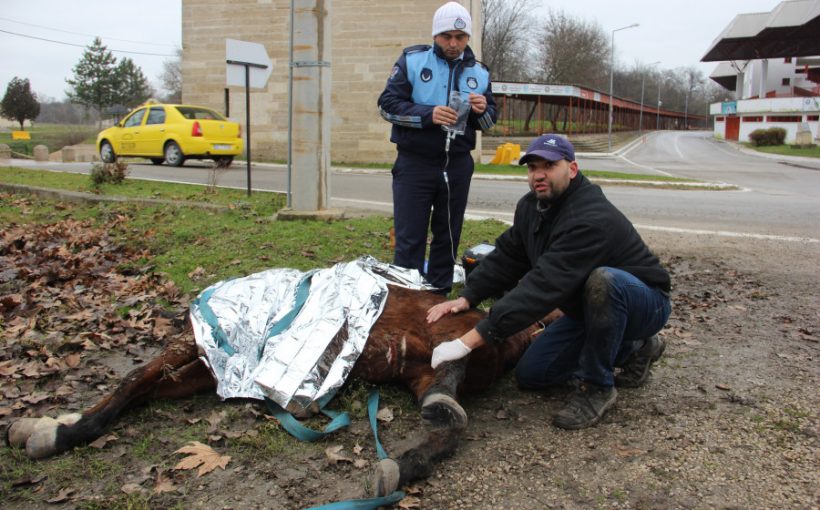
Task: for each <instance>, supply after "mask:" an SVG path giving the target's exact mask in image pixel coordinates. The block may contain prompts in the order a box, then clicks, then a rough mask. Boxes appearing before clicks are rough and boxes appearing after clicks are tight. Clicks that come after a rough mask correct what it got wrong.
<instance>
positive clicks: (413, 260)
mask: <svg viewBox="0 0 820 510" xmlns="http://www.w3.org/2000/svg"><path fill="white" fill-rule="evenodd" d="M445 162H446V161H445V158H444V156H443V155H442V157H440V158H438V157H422V156H420V155H418V154H413V153H407V152H399V155H398V157H397V158H396V162H395V164H394V165H393V226H394V228H395V234H396V249H395V253H394V257H393V263H394V264H396V265H397V266H401V267H406V268H410V269H418V270H419V272H421V273H422V274H424V275H425V278H426V279H427V281H428V282H429V283H430V284H431V285H434V286H436V287H438V288H440V289H444V290H446V291H449V290H450V288H451V287H452V285H453V265H454V264H455V261H456V260H457V259H458V243H459V240H460V239H461V227H462V225H463V223H464V211H465V210H466V209H467V196H468V195H469V193H470V179H471V178H472V175H473V158H472V156H471V155H470V154H469V153H462V154H452V155H451V156H450V160H449V162H447V180H446V181H445V178H444V166H445ZM428 226H429V230H430V232H431V233H432V234H433V238H432V240H431V242H430V257H429V260H428V263H427V269H426V271H425V267H424V255H425V252H426V250H427V231H428Z"/></svg>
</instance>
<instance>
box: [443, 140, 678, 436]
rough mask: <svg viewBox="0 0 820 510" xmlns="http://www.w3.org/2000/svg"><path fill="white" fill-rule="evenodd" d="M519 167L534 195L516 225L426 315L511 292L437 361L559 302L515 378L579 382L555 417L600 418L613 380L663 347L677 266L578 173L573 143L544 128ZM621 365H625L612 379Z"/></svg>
mask: <svg viewBox="0 0 820 510" xmlns="http://www.w3.org/2000/svg"><path fill="white" fill-rule="evenodd" d="M519 164H522V165H527V168H528V181H529V186H530V192H529V193H527V194H526V195H524V197H523V198H521V200H519V202H518V205H517V206H516V209H515V218H514V220H513V225H512V227H510V228H509V229H507V231H505V232H504V233H503V234H501V236H499V237H498V239H496V242H495V250H494V251H493V252H492V253H490V254H489V255H487V257H486V258H485V259H484V260H483V261H482V262H481V264H480V265H479V266H478V268H477V269H476V270H475V271H473V272H472V273H471V274H470V276H469V278H468V279H467V283H466V286H465V287H464V289H463V290H462V291H461V293H460V296H459V298H458V299H455V300H451V301H447V302H444V303H441V304H438V305H436V306H434V307H432V308H431V309H430V310H429V311H428V315H427V321H428V322H435V321H437V320H438V319H439V318H441V317H442V316H444V315H446V314H448V313H459V312H462V311H464V310H467V309H469V308H470V307H471V306H477V305H478V304H479V303H481V301H483V300H484V299H487V298H489V297H491V296H494V295H498V294H500V293H501V292H505V291H506V294H504V295H503V297H501V298H500V299H498V300H497V301H496V302H495V303H494V304H493V306H492V308H491V309H490V313H489V314H488V316H487V318H485V319H484V320H482V321H481V322H480V323H479V324H478V325H477V326H476V327H475V328H474V329H472V330H470V331H467V332H465V333H464V334H463V335H462V336H461V338H457V339H455V340H451V341H449V342H445V343H443V344H441V345H439V346H438V347H437V348H436V349H435V350H434V351H433V358H432V365H433V367H434V368H435V367H436V366H438V364H440V363H442V362H446V361H452V360H455V359H459V358H462V357H464V356H466V355H467V354H469V353H470V351H471V350H472V349H475V348H477V347H479V346H481V345H483V344H485V343H487V342H500V341H503V340H502V339H503V338H505V337H507V336H509V335H511V334H512V333H514V332H516V331H519V330H521V329H524V327H526V326H527V325H528V324H532V323H533V322H535V321H536V320H538V319H540V318H542V317H544V316H546V315H547V314H549V313H550V312H552V311H553V310H555V309H560V310H561V311H562V312H563V313H564V316H563V317H561V318H560V319H558V320H556V321H554V322H553V323H551V324H550V325H549V326H548V327H547V328H546V329H545V330H544V331H543V333H541V334H540V335H539V336H538V337H537V338H536V339H535V341H534V342H533V344H532V345H531V346H530V347H529V349H528V350H527V351H526V353H525V354H524V356H523V358H522V359H521V360H520V361H519V363H518V366H517V367H516V378H517V380H518V384H519V386H520V387H522V388H526V389H542V388H546V387H548V386H552V385H561V384H566V383H567V382H571V383H572V384H573V385H574V390H573V392H572V394H571V395H570V397H569V399H568V401H567V404H566V406H565V407H564V408H563V409H561V410H560V411H559V412H558V413H557V414H556V415H555V417H554V419H553V424H554V425H556V426H558V427H561V428H565V429H580V428H584V427H589V426H591V425H593V424H595V423H596V422H597V421H598V420H599V419H600V418H601V416H603V414H604V413H605V412H606V410H607V409H609V408H610V407H611V406H612V404H613V403H614V402H615V399H616V397H617V394H618V392H617V390H616V389H615V386H620V387H636V386H640V385H642V384H643V383H644V382H645V381H646V379H647V377H648V375H649V367H650V365H651V364H652V363H653V362H654V361H657V359H658V358H660V356H661V354H662V353H663V350H664V348H665V345H664V343H663V340H662V339H660V338H659V337H658V336H657V333H658V332H659V331H660V330H661V329H662V328H663V326H664V325H665V324H666V321H667V319H668V318H669V314H670V312H671V305H670V300H669V290H670V279H669V274H668V273H667V272H666V270H665V269H664V268H663V267H662V266H661V264H660V261H659V260H658V258H657V257H656V256H655V255H654V254H653V253H652V252H651V251H650V250H649V248H648V247H647V246H646V244H644V242H643V240H642V239H641V237H640V235H639V234H638V232H637V231H636V230H635V228H634V227H633V225H632V223H630V221H629V220H628V219H627V218H626V217H625V216H624V215H623V214H622V213H621V212H620V211H619V210H618V209H617V208H615V206H614V205H612V204H611V203H610V202H609V200H607V199H606V197H605V196H604V194H603V192H602V191H601V188H600V187H599V186H597V185H595V184H592V183H591V182H590V181H589V180H588V179H587V178H586V177H584V175H583V174H582V173H581V172H580V171H579V170H578V163H577V162H576V161H575V149H574V148H573V146H572V144H571V143H570V142H569V141H567V140H566V139H564V138H563V137H561V136H559V135H542V136H540V137H538V138H537V139H535V140H534V141H533V142H532V143H531V144H530V146H529V148H528V149H527V152H526V154H525V155H524V156H523V157H522V158H521V159H520V160H519ZM615 367H620V368H622V371H621V372H620V373H619V374H618V375H617V376H616V375H615Z"/></svg>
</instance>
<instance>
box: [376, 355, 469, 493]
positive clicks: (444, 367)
mask: <svg viewBox="0 0 820 510" xmlns="http://www.w3.org/2000/svg"><path fill="white" fill-rule="evenodd" d="M466 367H467V359H466V358H465V359H460V360H455V361H448V362H445V363H442V364H441V365H439V366H438V368H436V371H435V375H434V376H433V381H432V384H430V386H429V387H428V388H427V389H426V390H425V391H423V393H422V396H421V398H420V399H419V400H420V401H421V415H422V417H423V418H424V419H425V420H427V422H428V423H429V424H430V425H431V427H430V428H428V429H427V430H426V431H425V433H424V434H422V435H421V436H420V437H419V438H417V439H416V440H415V441H414V442H413V443H412V444H411V445H410V446H409V447H407V448H405V449H403V450H401V451H400V453H398V454H397V455H396V456H395V457H394V458H388V459H382V460H381V461H379V463H378V465H377V466H376V470H375V473H374V475H373V491H374V493H375V494H376V496H385V495H387V494H390V493H392V492H393V491H395V490H396V489H398V488H399V487H401V486H403V485H407V484H408V483H410V482H412V481H414V480H419V479H422V478H427V477H429V476H430V475H431V474H433V468H434V467H435V465H436V463H438V462H439V461H441V460H442V459H444V458H446V457H449V456H450V455H452V454H453V453H455V451H456V448H457V447H458V438H459V435H460V434H461V431H462V430H464V428H466V427H467V412H466V411H464V408H463V407H461V405H460V404H459V403H458V401H457V400H456V397H457V388H458V385H459V384H461V382H462V381H463V380H464V374H465V372H466ZM428 368H429V367H428ZM414 390H419V388H414Z"/></svg>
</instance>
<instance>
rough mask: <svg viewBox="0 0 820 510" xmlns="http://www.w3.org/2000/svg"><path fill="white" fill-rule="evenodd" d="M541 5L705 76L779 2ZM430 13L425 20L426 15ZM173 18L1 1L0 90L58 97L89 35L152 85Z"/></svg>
mask: <svg viewBox="0 0 820 510" xmlns="http://www.w3.org/2000/svg"><path fill="white" fill-rule="evenodd" d="M383 1H391V0H383ZM392 1H397V0H392ZM535 1H539V0H535ZM541 2H542V4H541V5H542V6H543V7H542V8H541V9H540V11H541V14H545V13H546V10H547V9H548V8H550V7H551V8H554V9H560V10H563V11H565V12H567V13H569V14H571V15H573V16H575V17H579V18H582V19H585V20H589V21H596V22H597V23H598V24H600V26H601V28H602V29H603V30H604V31H605V32H606V33H607V34H608V35H610V36H611V31H612V30H614V29H617V28H621V27H624V26H627V25H631V24H633V23H639V24H640V26H639V27H637V28H631V29H628V30H622V31H619V32H617V33H616V34H615V56H616V59H617V61H618V62H619V63H620V64H621V65H625V66H631V65H632V64H633V63H635V62H643V63H645V64H649V63H652V62H655V61H661V63H660V64H659V65H658V67H660V68H662V69H666V68H675V67H686V66H689V65H696V66H697V67H698V68H700V69H701V70H703V72H704V74H706V75H708V74H709V73H710V72H711V71H712V69H714V67H715V64H711V63H710V64H701V63H699V61H700V58H701V57H702V56H703V54H704V53H706V50H707V49H708V48H709V46H710V45H711V43H712V41H713V40H714V39H715V37H717V36H718V34H720V32H721V31H722V30H723V29H724V28H725V27H726V25H728V24H729V22H730V21H731V20H732V18H734V16H735V15H736V14H738V13H746V12H761V11H770V10H772V9H773V8H774V7H775V6H776V5H777V4H778V3H780V2H779V0H686V1H682V0H567V1H564V2H557V1H553V0H541ZM442 3H443V2H442ZM430 15H431V18H432V13H430ZM180 18H181V1H180V0H139V1H137V2H134V1H128V2H126V1H123V0H105V1H103V0H82V1H76V2H75V1H66V0H22V1H21V0H4V1H3V9H2V11H0V48H2V51H0V94H2V93H5V89H6V86H7V85H8V82H9V81H10V80H11V79H12V78H13V77H14V76H18V77H20V78H28V79H29V80H30V81H31V85H32V88H33V90H34V92H36V93H37V94H38V95H40V96H41V99H45V97H42V96H46V97H50V98H56V99H61V98H63V97H64V95H65V90H66V88H67V86H66V83H65V79H66V78H67V77H71V76H72V75H73V73H72V68H73V67H74V65H75V64H76V63H77V62H78V61H79V60H80V57H81V56H82V53H83V49H84V47H85V46H87V45H89V44H90V43H91V42H92V40H93V38H94V36H95V35H98V36H100V37H102V39H103V44H105V45H106V46H108V48H109V49H110V50H122V51H123V52H120V51H115V52H114V55H115V56H116V57H117V58H118V59H121V58H124V57H130V58H131V59H133V60H134V62H135V63H136V64H137V65H138V66H140V67H141V68H142V70H143V72H144V73H145V76H146V77H147V78H148V79H149V80H150V81H151V82H152V84H154V86H155V87H156V88H159V86H160V81H159V75H160V74H161V73H162V63H163V61H165V60H167V59H169V58H170V55H173V54H174V51H175V48H179V47H180V46H181V30H180V26H181V21H180ZM9 32H12V33H13V34H12V33H9ZM15 34H17V35H15ZM34 38H40V39H47V40H48V41H44V40H39V39H34ZM420 42H423V41H420ZM124 51H128V52H135V53H124ZM147 54H152V55H147Z"/></svg>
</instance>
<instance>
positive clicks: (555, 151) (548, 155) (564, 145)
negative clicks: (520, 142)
mask: <svg viewBox="0 0 820 510" xmlns="http://www.w3.org/2000/svg"><path fill="white" fill-rule="evenodd" d="M535 158H543V159H546V160H547V161H561V160H562V159H566V160H567V161H575V147H573V146H572V144H571V143H569V140H567V139H566V138H564V137H563V136H561V135H553V134H548V135H541V136H539V137H538V138H536V139H535V140H533V141H532V143H531V144H530V146H529V147H527V152H526V153H525V154H524V155H523V156H521V158H520V159H519V160H518V164H519V165H526V164H527V163H529V162H530V161H532V160H533V159H535Z"/></svg>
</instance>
